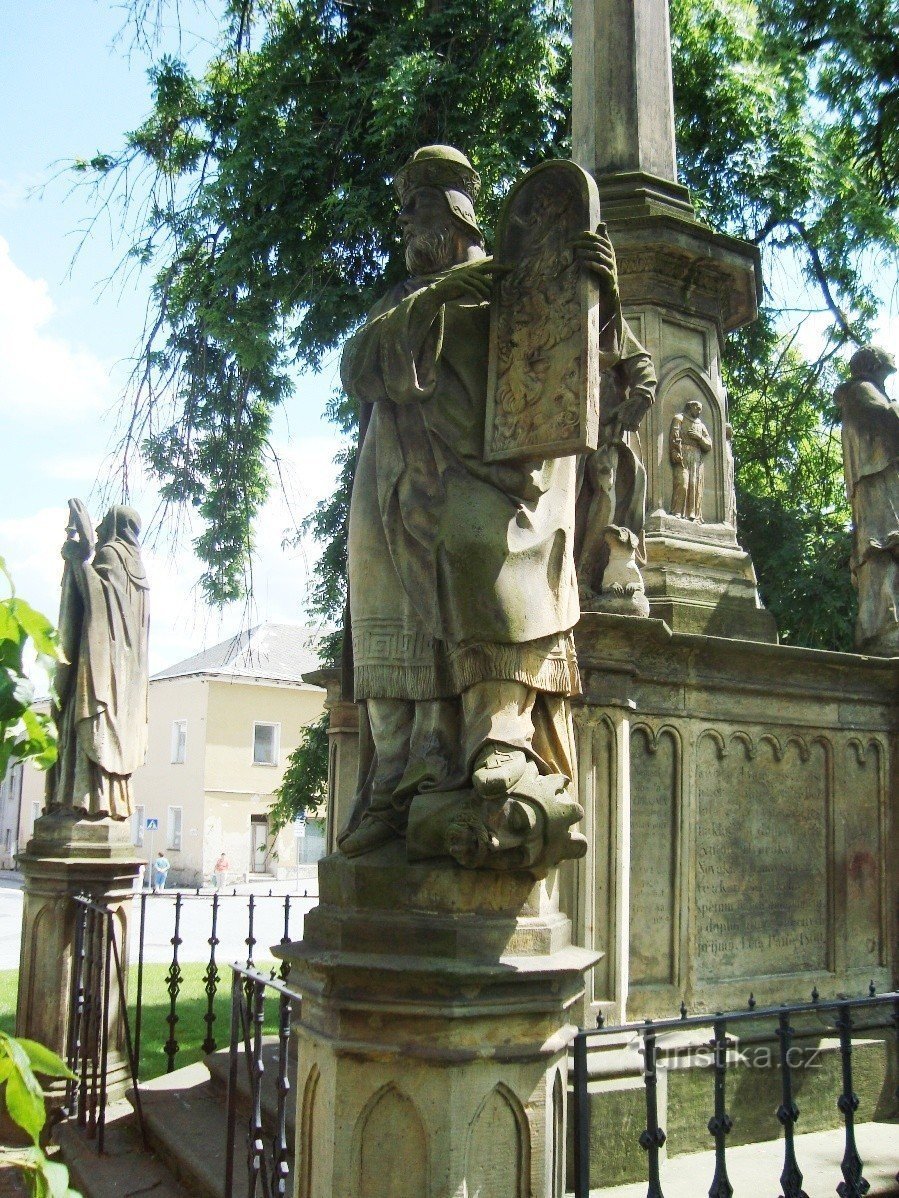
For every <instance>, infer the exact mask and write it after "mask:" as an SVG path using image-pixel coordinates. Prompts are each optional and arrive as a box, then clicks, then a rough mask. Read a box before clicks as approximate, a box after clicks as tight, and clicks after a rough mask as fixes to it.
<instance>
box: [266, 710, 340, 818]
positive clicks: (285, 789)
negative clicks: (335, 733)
mask: <svg viewBox="0 0 899 1198" xmlns="http://www.w3.org/2000/svg"><path fill="white" fill-rule="evenodd" d="M327 796H328V714H327V712H323V713H322V715H321V716H320V717H319V718H318V719H317V720H316V721H315V723H314V724H310V725H309V726H308V727H306V728H304V729H303V732H302V735H301V737H300V743H299V744H298V745H297V747H296V748H295V749H294V751H293V752H292V753H291V755H290V757H288V759H287V769H286V770H285V771H284V778H283V780H282V782H281V785H280V786H279V787H278V789H277V790H276V791H275V801H274V803H273V804H272V805H271V807H269V810H268V816H269V828H270V830H271V834H272V836H277V835H278V833H279V832H280V831H281V829H282V828H283V827H285V826H286V825H287V824H289V823H292V822H293V820H295V819H296V818H297V817H298V816H299V815H300V814H302V813H303V812H305V813H306V814H307V815H314V814H315V813H316V812H317V811H319V809H320V808H321V806H322V804H323V803H324V802H325V800H326V799H327Z"/></svg>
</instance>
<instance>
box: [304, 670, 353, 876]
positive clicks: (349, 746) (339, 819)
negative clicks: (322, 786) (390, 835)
mask: <svg viewBox="0 0 899 1198" xmlns="http://www.w3.org/2000/svg"><path fill="white" fill-rule="evenodd" d="M303 681H304V682H309V683H311V684H312V685H313V686H323V687H324V688H325V691H326V695H325V711H327V713H328V818H327V826H326V831H325V847H326V848H327V850H328V852H329V853H333V852H335V851H336V849H337V835H338V833H339V832H341V831H343V828H344V826H345V824H346V822H347V820H348V819H349V818H350V809H351V807H352V805H353V800H354V798H355V797H356V790H357V786H358V774H359V704H358V703H354V702H353V700H352V699H344V698H343V696H342V694H341V672H340V670H339V669H337V668H327V669H322V670H312V671H311V672H310V673H308V674H304V675H303Z"/></svg>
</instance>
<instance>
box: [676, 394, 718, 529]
mask: <svg viewBox="0 0 899 1198" xmlns="http://www.w3.org/2000/svg"><path fill="white" fill-rule="evenodd" d="M701 415H702V404H701V403H700V401H699V400H698V399H690V400H688V401H687V403H686V404H685V405H684V410H683V411H682V412H678V414H677V415H676V416H675V417H674V419H673V420H672V421H671V429H670V431H669V433H668V454H669V457H670V459H671V470H672V473H673V475H674V487H673V490H672V495H671V514H672V515H673V516H680V518H681V519H682V520H693V521H695V522H696V523H697V524H701V523H702V494H703V488H704V475H705V457H706V454H708V453H711V450H712V438H711V434H710V433H709V430H708V429H707V428H706V426H705V425H704V424H703V422H702V420H701V419H700V417H701Z"/></svg>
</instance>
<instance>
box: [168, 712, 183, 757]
mask: <svg viewBox="0 0 899 1198" xmlns="http://www.w3.org/2000/svg"><path fill="white" fill-rule="evenodd" d="M182 730H183V733H184V735H183V738H182V735H181V733H182ZM179 749H180V750H181V756H180V757H179V756H178V750H179ZM170 756H171V759H172V765H184V763H185V761H187V720H172V751H171V754H170Z"/></svg>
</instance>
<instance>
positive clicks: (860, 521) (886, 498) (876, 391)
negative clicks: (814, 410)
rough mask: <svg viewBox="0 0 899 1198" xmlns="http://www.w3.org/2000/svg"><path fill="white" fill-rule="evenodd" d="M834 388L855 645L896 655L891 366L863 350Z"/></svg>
mask: <svg viewBox="0 0 899 1198" xmlns="http://www.w3.org/2000/svg"><path fill="white" fill-rule="evenodd" d="M849 370H850V378H849V380H848V381H847V382H845V383H841V384H840V386H839V387H837V389H836V391H835V393H834V402H835V403H836V405H837V407H838V408H839V409H840V411H841V414H842V418H843V469H844V473H845V476H846V494H847V495H848V497H849V502H850V504H851V506H852V524H853V545H852V581H853V584H854V585H855V588H856V590H857V591H858V619H857V621H856V626H855V643H856V646H857V647H858V648H859V649H860V650H862V651H863V652H865V653H877V654H883V655H885V656H894V655H897V654H899V404H896V403H894V402H893V401H892V400H891V399H890V397H889V396H888V395H887V393H886V389H885V388H886V380H887V378H888V377H889V376H890V375H891V374H893V373H895V370H896V363H895V361H894V360H893V358H892V356H891V355H890V354H888V353H885V352H884V351H883V350H880V349H875V348H872V347H868V348H865V349H860V350H858V351H857V352H856V353H854V354H853V355H852V358H851V360H850V362H849Z"/></svg>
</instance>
